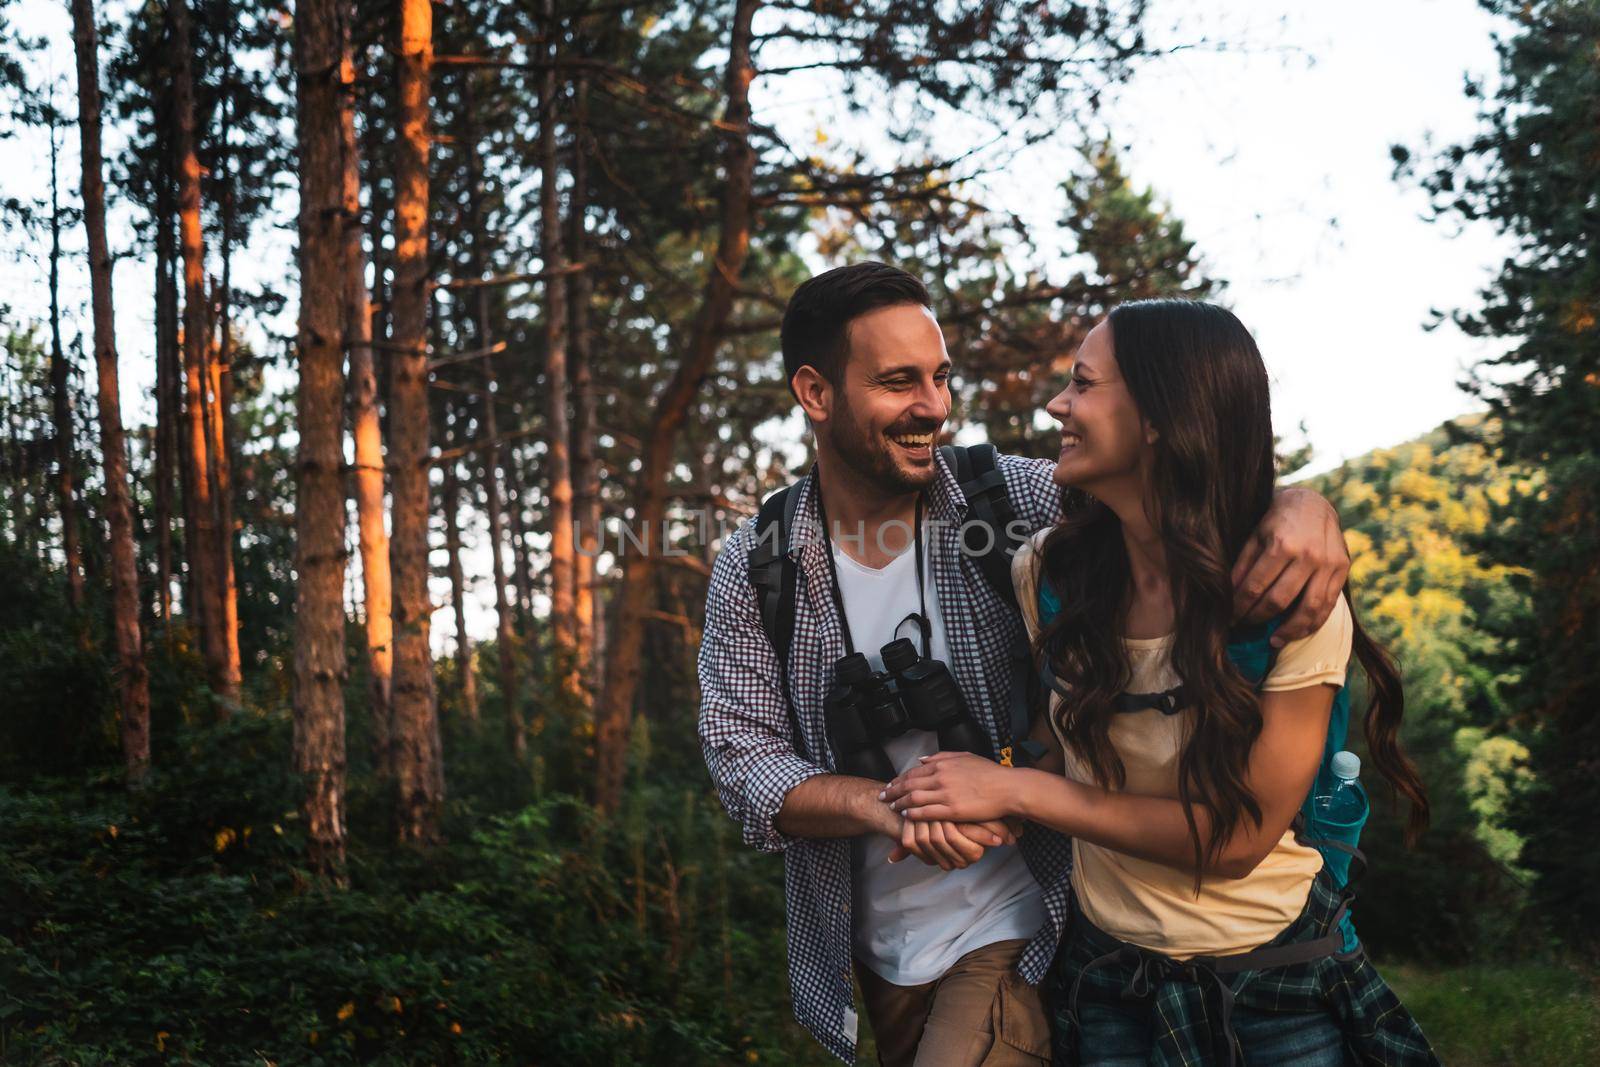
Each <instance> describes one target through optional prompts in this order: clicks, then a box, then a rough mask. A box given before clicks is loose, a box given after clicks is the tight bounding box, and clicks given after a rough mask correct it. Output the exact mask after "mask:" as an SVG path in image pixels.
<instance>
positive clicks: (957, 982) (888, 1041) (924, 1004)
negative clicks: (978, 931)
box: [856, 941, 1050, 1067]
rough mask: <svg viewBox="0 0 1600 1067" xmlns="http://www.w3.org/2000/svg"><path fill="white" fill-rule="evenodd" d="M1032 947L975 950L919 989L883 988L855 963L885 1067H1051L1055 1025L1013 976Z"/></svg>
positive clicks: (1003, 944)
mask: <svg viewBox="0 0 1600 1067" xmlns="http://www.w3.org/2000/svg"><path fill="white" fill-rule="evenodd" d="M1027 944H1028V943H1027V942H1026V941H997V942H995V943H994V944H992V945H984V946H983V947H982V948H977V949H973V950H972V951H971V952H969V953H967V954H966V955H965V956H962V957H961V958H960V959H959V960H957V961H956V962H955V965H954V966H953V967H951V968H950V970H949V971H948V972H946V973H945V975H944V977H942V978H939V979H937V980H935V981H932V982H928V983H926V984H925V985H918V986H899V985H893V984H891V983H889V982H885V981H884V980H883V979H882V978H879V977H878V976H877V975H876V974H875V973H873V971H872V968H870V967H866V966H863V965H862V964H861V963H860V961H857V962H856V979H857V981H859V982H860V983H861V993H862V997H863V999H864V1001H865V1002H866V1009H867V1020H868V1021H869V1022H870V1023H871V1024H872V1033H873V1035H874V1036H875V1037H876V1038H877V1041H878V1062H879V1063H880V1064H881V1065H882V1067H980V1065H981V1067H1049V1064H1050V1021H1049V1019H1047V1018H1046V1017H1045V1012H1044V1005H1043V1003H1042V1002H1041V1001H1040V999H1039V991H1038V990H1037V989H1035V988H1034V987H1033V986H1030V985H1029V984H1028V983H1027V981H1026V980H1025V979H1023V977H1022V976H1021V975H1019V974H1018V973H1017V970H1016V966H1017V958H1018V957H1020V956H1021V955H1022V950H1023V949H1024V948H1025V947H1027Z"/></svg>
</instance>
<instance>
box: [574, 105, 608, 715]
mask: <svg viewBox="0 0 1600 1067" xmlns="http://www.w3.org/2000/svg"><path fill="white" fill-rule="evenodd" d="M576 97H577V100H576V103H577V114H576V116H575V118H576V120H577V122H576V127H575V129H576V136H575V137H574V138H573V141H574V147H573V155H572V206H571V209H570V214H571V217H572V241H571V250H572V262H573V263H575V264H576V265H577V266H578V267H579V268H580V269H579V270H578V272H577V273H576V274H574V275H573V276H572V279H571V282H570V284H569V285H568V290H567V292H568V297H569V299H570V302H571V309H570V310H571V315H570V318H571V321H572V352H571V367H570V369H571V372H572V399H573V411H572V486H573V500H572V504H573V513H574V533H575V537H576V539H577V549H576V552H575V553H574V558H573V567H574V570H573V587H574V589H573V593H574V612H573V613H574V616H575V619H576V622H577V628H578V629H577V643H578V668H579V671H580V672H581V674H582V677H583V682H584V691H585V694H586V696H587V697H588V698H589V699H590V700H592V699H593V697H592V694H593V691H594V682H595V663H596V660H595V655H596V652H597V650H598V644H599V640H600V635H599V633H598V632H597V626H598V625H600V621H601V620H603V618H604V613H599V614H597V613H596V612H595V573H596V572H595V562H596V559H597V558H598V556H599V554H600V468H599V465H598V464H597V463H596V462H595V401H594V381H593V370H592V368H591V367H590V357H591V349H590V345H591V342H592V340H593V337H592V335H591V334H590V332H589V303H590V301H591V299H592V297H593V292H594V279H593V277H592V275H591V274H590V265H589V264H588V263H586V262H585V261H584V256H585V253H586V251H587V247H586V242H587V239H588V235H587V233H586V232H585V215H586V214H587V212H588V197H589V79H588V76H587V75H579V77H578V83H577V90H576Z"/></svg>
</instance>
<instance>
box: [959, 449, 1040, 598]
mask: <svg viewBox="0 0 1600 1067" xmlns="http://www.w3.org/2000/svg"><path fill="white" fill-rule="evenodd" d="M943 451H944V455H945V462H946V463H948V464H949V465H950V469H951V470H953V471H955V474H956V481H958V482H960V483H961V493H962V495H963V496H965V497H966V498H967V513H968V523H967V524H966V525H964V526H962V528H961V541H962V545H963V547H964V548H965V549H966V550H967V553H968V554H969V555H970V556H972V558H973V559H975V560H976V561H977V563H978V569H979V570H981V571H982V572H983V576H984V578H986V579H987V580H988V582H989V585H990V586H991V587H993V589H994V591H995V592H996V593H999V594H1000V598H1001V599H1002V600H1004V601H1005V602H1006V603H1007V604H1010V605H1011V606H1012V608H1016V607H1017V606H1018V605H1017V590H1016V588H1015V587H1014V586H1013V585H1012V584H1011V557H1012V556H1013V555H1015V554H1016V550H1017V548H1018V546H1020V545H1021V544H1022V541H1021V539H1020V538H1018V537H1016V536H1014V534H1013V528H1012V524H1013V522H1014V521H1015V520H1016V517H1017V513H1016V511H1015V510H1013V509H1012V507H1011V498H1010V496H1008V495H1007V494H1006V479H1005V474H1004V473H1003V472H1002V471H1001V470H1000V463H999V458H998V453H997V452H996V451H995V447H994V445H991V444H981V445H969V446H967V447H965V448H963V447H961V446H959V445H944V446H943ZM974 523H979V524H981V525H982V526H984V527H988V533H985V532H984V531H983V529H982V528H981V527H980V526H978V525H973V524H974Z"/></svg>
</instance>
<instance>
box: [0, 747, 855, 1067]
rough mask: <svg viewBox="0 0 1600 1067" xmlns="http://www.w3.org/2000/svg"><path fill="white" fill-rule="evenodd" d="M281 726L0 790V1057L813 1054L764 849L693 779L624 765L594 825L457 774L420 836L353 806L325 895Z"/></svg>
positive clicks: (583, 812)
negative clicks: (500, 803)
mask: <svg viewBox="0 0 1600 1067" xmlns="http://www.w3.org/2000/svg"><path fill="white" fill-rule="evenodd" d="M289 730H290V727H289V723H288V722H287V720H286V719H285V718H284V717H283V716H276V715H274V716H241V717H239V719H238V720H237V721H235V722H233V723H231V724H229V725H226V726H208V727H206V728H204V729H201V730H189V731H184V732H183V733H182V734H181V741H180V743H179V748H180V750H181V758H172V759H169V760H167V761H165V763H160V762H158V764H157V767H156V771H155V774H154V777H153V778H152V781H151V783H150V785H149V787H148V789H147V790H145V791H144V792H143V793H141V794H138V795H135V796H132V797H129V796H128V795H126V794H125V793H123V792H122V791H121V790H120V788H118V786H117V785H116V779H115V776H114V775H112V774H107V775H103V776H99V777H96V778H91V779H89V780H88V781H78V780H66V779H57V780H53V781H49V782H44V781H36V782H35V783H34V784H33V788H32V789H31V791H29V792H26V793H24V792H18V791H13V790H4V789H0V990H3V991H4V992H3V993H0V1050H3V1051H0V1056H3V1057H5V1058H6V1060H7V1062H17V1063H33V1062H71V1063H81V1064H112V1063H115V1064H135V1063H154V1062H158V1061H159V1062H165V1061H167V1060H171V1059H176V1060H180V1061H187V1062H206V1063H226V1062H257V1061H259V1059H260V1058H261V1057H266V1058H267V1059H270V1060H272V1061H274V1062H277V1063H280V1064H302V1063H303V1064H311V1063H326V1064H331V1063H357V1062H374V1063H419V1062H431V1063H485V1062H507V1061H511V1062H529V1061H532V1062H555V1063H563V1064H566V1063H571V1064H581V1063H594V1064H610V1063H619V1062H650V1063H694V1064H699V1063H706V1062H713V1061H720V1060H729V1059H732V1058H735V1057H739V1058H741V1059H744V1060H746V1061H748V1062H757V1061H768V1062H788V1063H804V1062H814V1063H819V1064H820V1063H822V1062H823V1060H824V1056H823V1054H822V1053H821V1051H820V1050H818V1049H816V1048H814V1046H812V1044H811V1043H810V1042H808V1041H806V1040H804V1039H803V1038H802V1036H801V1034H800V1032H799V1031H798V1029H797V1028H796V1027H795V1025H794V1024H793V1022H792V1021H791V1020H790V1018H789V1010H788V1003H787V987H786V980H785V970H784V963H783V952H784V948H783V921H782V915H783V904H782V887H781V878H780V877H779V866H778V865H777V864H775V863H773V862H771V861H770V858H768V857H762V856H759V855H757V854H755V853H752V852H750V851H749V850H746V849H744V848H742V847H741V846H739V845H738V843H737V841H736V840H735V838H736V830H735V828H734V827H733V825H732V824H731V823H730V822H729V821H728V819H727V817H726V816H725V815H724V814H723V813H722V811H721V810H720V808H718V807H717V806H716V803H715V801H714V800H713V799H711V798H710V797H709V796H708V790H706V789H704V788H698V787H697V788H690V789H685V788H681V787H679V786H675V785H669V786H659V787H657V786H646V785H643V784H641V783H637V782H636V783H635V785H634V787H633V788H632V789H631V790H630V791H629V794H628V798H627V802H626V806H625V809H624V811H623V812H622V813H621V815H620V817H619V818H618V819H616V820H614V822H613V823H611V824H610V825H605V824H602V823H600V822H599V821H598V820H596V818H595V817H594V815H593V813H592V810H591V809H589V808H588V806H587V805H586V804H584V803H582V802H581V801H578V800H576V799H574V798H572V797H570V796H565V795H552V796H549V797H547V798H546V799H544V800H543V801H540V802H538V803H535V804H532V805H528V806H524V807H520V808H517V809H515V810H511V811H507V812H502V813H496V814H483V813H482V812H480V811H478V810H477V808H476V805H477V803H478V800H477V798H474V797H470V796H468V797H462V798H460V799H458V800H457V801H455V802H454V803H453V806H452V811H451V815H450V832H451V837H452V843H451V844H450V845H448V846H446V848H445V849H444V851H443V852H441V853H439V854H437V855H434V856H432V857H429V858H426V859H425V858H423V857H421V856H419V855H417V854H415V853H412V852H410V851H407V850H385V849H382V848H373V847H371V846H370V845H364V844H363V842H370V841H373V840H381V839H382V835H381V828H380V827H373V826H365V825H362V826H358V827H356V828H355V829H356V834H355V838H356V847H355V849H354V851H353V852H352V855H351V862H350V880H351V885H350V888H349V890H347V891H339V890H331V889H328V888H326V887H324V886H321V885H319V884H317V883H316V882H315V881H313V880H312V879H311V878H310V877H309V876H308V875H307V874H305V872H303V871H302V870H301V869H300V868H299V866H298V863H299V857H300V856H301V854H302V853H301V850H302V845H303V841H302V837H301V831H300V828H299V820H298V817H297V814H296V812H295V810H294V783H293V781H292V780H291V778H290V776H289V774H288V773H287V770H286V767H285V764H286V761H285V759H284V754H285V753H286V751H287V749H288V744H289ZM174 755H178V754H176V753H175V754H174ZM808 1057H809V1058H808Z"/></svg>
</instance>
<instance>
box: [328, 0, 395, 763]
mask: <svg viewBox="0 0 1600 1067" xmlns="http://www.w3.org/2000/svg"><path fill="white" fill-rule="evenodd" d="M341 2H344V3H346V4H348V3H349V0H341ZM346 14H347V16H348V11H347V12H346ZM341 21H342V22H343V23H344V30H343V38H342V40H341V43H340V49H341V53H340V61H339V70H340V85H339V135H340V138H341V141H342V145H343V158H344V176H343V188H344V281H343V291H344V343H345V349H346V351H347V352H348V353H349V358H350V382H349V390H350V431H351V437H352V438H353V441H354V445H355V470H354V472H353V473H352V477H351V485H352V487H353V490H354V492H353V493H352V494H351V495H352V496H353V497H354V499H355V505H356V529H357V531H358V537H359V542H360V551H361V597H362V605H363V613H364V614H365V616H366V631H367V679H368V684H367V706H368V709H369V713H370V716H371V719H372V727H373V730H372V732H373V740H374V742H375V745H376V747H377V752H378V757H379V758H378V761H377V765H378V769H379V773H380V774H383V775H385V776H387V774H388V773H389V770H390V767H389V747H390V739H389V735H390V730H391V724H390V718H391V714H390V710H389V688H390V676H391V674H392V673H393V670H394V648H393V640H394V618H393V616H392V611H393V605H392V602H391V594H390V580H389V532H388V530H386V529H385V528H384V525H383V430H382V427H381V425H380V422H381V420H380V419H379V416H378V376H377V371H376V369H375V368H374V366H373V359H372V308H371V301H370V300H369V299H368V295H367V257H366V253H365V251H364V250H363V248H362V245H361V235H362V226H361V158H360V154H359V145H358V142H357V141H356V100H355V92H356V84H355V82H356V69H355V57H354V55H353V54H352V52H351V44H350V26H349V23H348V21H347V20H341Z"/></svg>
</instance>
